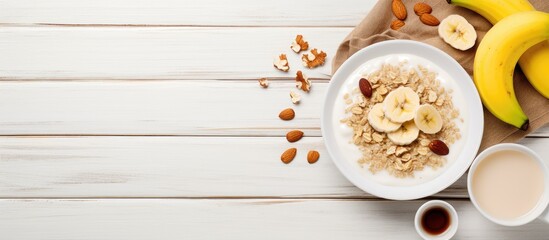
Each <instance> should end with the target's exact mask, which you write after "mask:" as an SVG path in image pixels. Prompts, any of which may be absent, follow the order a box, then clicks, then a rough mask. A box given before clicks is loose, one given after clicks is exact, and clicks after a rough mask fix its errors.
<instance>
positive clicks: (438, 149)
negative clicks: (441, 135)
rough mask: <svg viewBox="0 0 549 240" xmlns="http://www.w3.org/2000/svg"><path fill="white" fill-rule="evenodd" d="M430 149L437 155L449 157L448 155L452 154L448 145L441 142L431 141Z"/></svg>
mask: <svg viewBox="0 0 549 240" xmlns="http://www.w3.org/2000/svg"><path fill="white" fill-rule="evenodd" d="M429 149H431V151H432V152H434V153H435V154H437V155H448V153H450V149H448V146H447V145H446V143H444V142H443V141H440V140H433V141H431V143H429Z"/></svg>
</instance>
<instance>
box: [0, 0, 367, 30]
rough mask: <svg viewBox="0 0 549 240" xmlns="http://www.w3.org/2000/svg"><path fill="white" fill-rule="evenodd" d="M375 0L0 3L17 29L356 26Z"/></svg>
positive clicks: (2, 17)
mask: <svg viewBox="0 0 549 240" xmlns="http://www.w3.org/2000/svg"><path fill="white" fill-rule="evenodd" d="M375 3H376V1H375V0H366V1H361V0H342V1H326V2H322V1H314V0H302V1H291V0H278V1H271V2H267V1H253V0H239V1H231V2H230V4H226V2H222V1H219V0H203V1H178V0H156V1H132V0H95V1H92V0H81V1H71V0H52V1H38V2H37V1H32V0H18V1H10V0H0V9H2V11H1V12H0V22H2V23H18V24H90V25H97V24H102V25H193V26H212V25H213V26H235V25H238V26H354V25H355V24H357V23H358V21H360V20H361V19H362V18H363V17H364V16H365V15H366V13H367V12H368V11H369V10H370V9H371V8H372V6H373V5H374V4H375Z"/></svg>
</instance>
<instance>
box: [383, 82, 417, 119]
mask: <svg viewBox="0 0 549 240" xmlns="http://www.w3.org/2000/svg"><path fill="white" fill-rule="evenodd" d="M383 107H384V109H385V116H387V118H389V120H391V121H393V122H398V123H403V122H406V121H409V120H412V119H413V118H414V117H415V115H416V109H417V108H418V107H419V96H418V95H417V93H416V92H415V91H414V90H413V89H411V88H409V87H399V88H397V89H395V90H394V91H392V92H390V93H389V94H388V95H387V97H385V100H384V101H383Z"/></svg>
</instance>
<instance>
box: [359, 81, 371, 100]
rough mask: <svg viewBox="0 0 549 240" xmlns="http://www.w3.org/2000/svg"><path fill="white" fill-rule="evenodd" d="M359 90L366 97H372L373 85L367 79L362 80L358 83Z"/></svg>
mask: <svg viewBox="0 0 549 240" xmlns="http://www.w3.org/2000/svg"><path fill="white" fill-rule="evenodd" d="M358 88H359V89H360V92H362V94H363V95H364V96H365V97H367V98H370V97H372V85H371V84H370V81H368V80H367V79H366V78H361V79H360V80H359V81H358Z"/></svg>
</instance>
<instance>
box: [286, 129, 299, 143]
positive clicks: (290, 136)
mask: <svg viewBox="0 0 549 240" xmlns="http://www.w3.org/2000/svg"><path fill="white" fill-rule="evenodd" d="M302 137H303V132H302V131H299V130H293V131H290V132H288V133H287V134H286V140H288V142H297V141H299V139H301V138H302Z"/></svg>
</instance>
